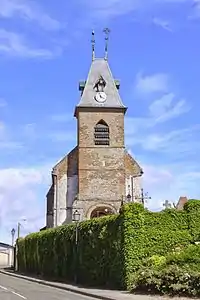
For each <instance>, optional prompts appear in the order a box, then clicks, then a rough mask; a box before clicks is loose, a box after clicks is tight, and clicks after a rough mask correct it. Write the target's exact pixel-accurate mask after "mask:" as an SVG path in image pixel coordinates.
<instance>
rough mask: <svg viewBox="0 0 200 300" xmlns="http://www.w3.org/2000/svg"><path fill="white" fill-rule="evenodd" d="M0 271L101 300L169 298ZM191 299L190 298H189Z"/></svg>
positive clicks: (0, 271) (0, 270) (159, 299)
mask: <svg viewBox="0 0 200 300" xmlns="http://www.w3.org/2000/svg"><path fill="white" fill-rule="evenodd" d="M0 273H2V274H5V275H8V276H13V277H16V278H21V279H24V280H28V281H31V282H35V283H38V284H43V285H47V286H51V287H54V288H59V289H63V290H66V291H69V292H74V293H77V294H81V295H85V296H89V297H93V298H96V299H101V300H161V299H162V300H163V299H164V300H166V299H170V297H166V296H165V297H161V296H148V295H133V294H129V293H128V292H126V291H116V290H100V289H93V288H83V287H77V286H74V285H69V284H65V283H57V282H52V281H46V280H41V279H38V278H34V277H29V276H24V275H21V274H17V273H15V272H14V271H6V270H2V269H0ZM173 299H174V300H178V299H179V300H180V299H182V300H183V299H188V298H181V297H174V298H173ZM190 300H191V298H190Z"/></svg>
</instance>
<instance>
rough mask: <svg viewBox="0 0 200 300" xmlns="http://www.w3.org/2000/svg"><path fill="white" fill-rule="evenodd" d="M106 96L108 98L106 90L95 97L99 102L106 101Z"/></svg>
mask: <svg viewBox="0 0 200 300" xmlns="http://www.w3.org/2000/svg"><path fill="white" fill-rule="evenodd" d="M106 98H107V96H106V93H104V92H98V93H96V96H95V99H96V101H97V102H100V103H103V102H105V101H106Z"/></svg>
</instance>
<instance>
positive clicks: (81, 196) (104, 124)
mask: <svg viewBox="0 0 200 300" xmlns="http://www.w3.org/2000/svg"><path fill="white" fill-rule="evenodd" d="M104 32H105V35H106V37H105V56H104V57H103V58H96V57H95V39H94V32H93V33H92V63H91V67H90V70H89V74H88V78H87V80H86V81H84V82H80V84H79V90H80V92H81V99H80V102H79V103H78V105H77V106H76V108H75V114H74V115H75V117H76V118H77V125H78V126H77V139H78V194H77V199H76V201H75V202H74V207H76V206H77V207H79V208H81V209H82V219H89V218H92V217H95V216H101V215H106V214H112V213H113V214H114V213H117V212H118V211H119V208H120V204H121V199H122V196H124V195H125V185H126V183H125V160H124V156H125V146H124V115H125V113H126V110H127V108H126V107H125V106H124V104H123V103H122V101H121V98H120V95H119V88H120V84H119V81H118V80H115V79H114V77H113V75H112V73H111V70H110V67H109V64H108V38H109V30H108V29H106V30H105V31H104Z"/></svg>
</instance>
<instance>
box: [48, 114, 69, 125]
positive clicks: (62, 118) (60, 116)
mask: <svg viewBox="0 0 200 300" xmlns="http://www.w3.org/2000/svg"><path fill="white" fill-rule="evenodd" d="M72 117H73V115H72V114H70V113H65V114H64V113H60V114H55V115H53V116H51V117H50V119H51V120H52V121H55V122H61V123H62V122H68V121H72Z"/></svg>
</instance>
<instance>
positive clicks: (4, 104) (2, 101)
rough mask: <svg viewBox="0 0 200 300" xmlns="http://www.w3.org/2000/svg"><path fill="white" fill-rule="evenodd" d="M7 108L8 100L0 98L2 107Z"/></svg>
mask: <svg viewBox="0 0 200 300" xmlns="http://www.w3.org/2000/svg"><path fill="white" fill-rule="evenodd" d="M5 106H7V102H6V100H5V99H3V98H0V107H5Z"/></svg>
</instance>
